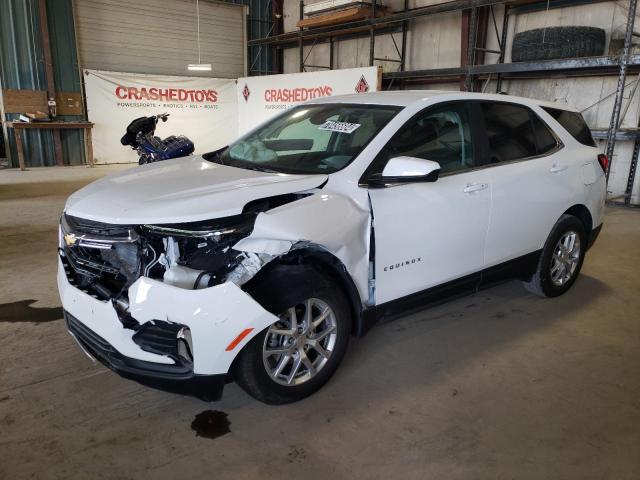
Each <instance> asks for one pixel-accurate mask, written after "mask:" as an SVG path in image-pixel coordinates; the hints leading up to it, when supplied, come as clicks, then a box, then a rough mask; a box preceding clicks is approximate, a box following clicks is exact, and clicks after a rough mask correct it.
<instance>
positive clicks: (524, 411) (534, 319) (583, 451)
mask: <svg viewBox="0 0 640 480" xmlns="http://www.w3.org/2000/svg"><path fill="white" fill-rule="evenodd" d="M117 168H118V167H116V168H115V169H117ZM113 169H114V167H111V168H106V167H101V168H95V169H86V168H66V169H40V170H33V171H30V172H22V173H20V172H16V171H14V170H5V171H0V245H2V249H1V250H0V271H1V275H0V478H3V479H4V478H7V479H9V478H11V479H18V478H39V479H40V478H61V479H69V478H78V479H88V478H92V479H93V478H118V479H127V478H154V479H165V478H166V479H175V478H194V479H195V478H205V477H206V478H216V479H219V478H233V479H243V478H277V479H281V478H287V477H288V478H299V476H302V475H304V477H305V478H322V479H327V478H336V479H339V478H381V479H382V478H384V479H389V478H403V479H412V478H416V479H418V478H419V479H425V478H443V479H444V478H446V479H448V480H450V479H459V478H465V479H468V478H473V479H491V480H496V479H503V478H504V479H512V478H515V479H566V478H575V479H581V480H584V479H638V478H640V279H639V277H638V267H640V210H631V209H609V211H608V212H607V217H606V221H605V227H604V230H603V232H602V235H601V236H600V239H599V241H598V243H597V244H596V246H595V247H594V249H593V250H591V251H590V252H589V255H588V256H587V260H586V262H585V265H584V269H583V274H582V275H581V277H580V278H579V279H578V281H577V283H576V284H575V286H574V288H573V289H572V290H571V291H570V292H569V293H568V294H567V295H565V296H564V297H561V298H557V299H552V300H545V299H540V298H537V297H534V296H532V295H530V294H528V293H526V292H525V290H524V289H523V288H522V287H521V285H520V284H519V283H518V282H511V283H507V284H504V285H501V286H498V287H495V288H493V289H491V290H487V291H483V292H481V293H478V294H476V295H471V296H468V297H465V298H462V299H459V300H456V301H452V302H450V303H447V304H444V305H441V306H438V307H435V308H431V309H429V310H425V311H423V312H420V313H417V314H414V315H411V316H407V317H405V318H402V319H400V320H397V321H395V322H392V323H388V324H385V325H382V326H379V327H377V328H375V329H374V330H372V331H371V332H370V333H369V335H368V336H367V337H366V338H364V339H362V340H357V341H353V342H352V344H351V348H350V351H349V352H348V354H347V357H346V359H345V361H344V363H343V365H342V366H341V368H340V369H339V371H338V373H337V374H336V376H335V377H334V378H333V380H332V381H331V382H330V383H329V384H328V385H327V386H326V387H325V388H324V389H323V390H321V391H320V392H319V393H317V394H316V395H314V396H312V397H311V398H309V399H307V400H305V401H303V402H301V403H298V404H294V405H289V406H284V407H269V406H266V405H263V404H260V403H258V402H256V401H254V400H253V399H251V398H250V397H248V396H247V395H246V394H244V392H242V391H241V390H240V389H239V388H238V387H237V386H236V385H229V386H228V387H227V389H226V391H225V395H224V398H223V400H222V401H221V402H219V403H214V404H207V403H204V402H201V401H198V400H195V399H192V398H188V397H182V396H178V395H172V394H168V393H163V392H158V391H154V390H150V389H147V388H144V387H141V386H138V385H137V384H135V383H133V382H130V381H127V380H124V379H121V378H119V377H118V376H116V375H115V374H113V373H111V372H110V371H108V370H107V369H105V368H104V367H101V366H97V367H94V366H92V364H91V363H90V362H89V361H88V360H87V358H86V357H85V356H84V355H83V354H82V353H81V352H80V351H79V350H78V349H77V348H76V346H75V344H74V343H73V341H72V339H71V338H70V337H69V335H67V333H66V331H65V328H64V325H63V322H62V320H60V310H59V300H58V295H57V292H56V286H55V266H56V260H55V255H56V222H57V219H58V216H59V214H60V211H61V208H62V206H63V202H64V199H65V197H66V196H67V195H68V194H70V193H71V192H72V191H73V190H75V189H77V188H79V187H80V186H82V185H83V184H84V183H86V182H87V181H88V180H89V179H91V178H95V177H98V176H100V175H102V174H104V173H105V172H106V171H111V170H113ZM32 302H34V303H32ZM205 410H218V411H221V412H224V413H226V414H227V415H228V420H229V421H230V430H231V432H230V433H228V434H226V435H223V436H220V437H218V438H216V439H213V440H212V439H209V438H203V437H201V436H196V434H195V432H194V431H193V430H192V428H191V423H192V421H193V420H194V418H195V417H196V415H198V414H200V413H201V412H203V411H205Z"/></svg>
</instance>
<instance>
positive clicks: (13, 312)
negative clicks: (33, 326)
mask: <svg viewBox="0 0 640 480" xmlns="http://www.w3.org/2000/svg"><path fill="white" fill-rule="evenodd" d="M33 303H36V301H35V300H32V299H30V300H20V301H18V302H10V303H2V304H0V323H2V322H8V323H23V322H31V323H42V322H53V321H55V320H60V319H62V307H52V308H51V307H44V308H39V307H32V306H31V305H32V304H33Z"/></svg>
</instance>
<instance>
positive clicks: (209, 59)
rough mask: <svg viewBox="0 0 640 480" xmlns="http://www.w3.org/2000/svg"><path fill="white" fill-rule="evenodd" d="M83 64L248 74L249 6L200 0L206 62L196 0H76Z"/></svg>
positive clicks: (234, 75) (150, 70) (166, 71)
mask: <svg viewBox="0 0 640 480" xmlns="http://www.w3.org/2000/svg"><path fill="white" fill-rule="evenodd" d="M74 8H75V22H76V32H77V33H76V35H77V41H78V54H79V57H80V64H81V66H82V67H83V68H91V69H97V70H111V71H116V72H133V73H151V74H154V73H155V74H165V75H189V76H194V75H202V76H208V77H218V78H237V77H241V76H244V75H245V65H246V61H245V60H246V28H245V25H246V24H245V7H244V6H242V5H234V4H225V3H221V2H213V1H209V0H200V43H201V52H202V63H211V64H212V67H213V70H212V71H211V72H191V71H187V64H188V63H198V48H197V40H196V38H197V36H196V2H195V0H137V1H132V0H74Z"/></svg>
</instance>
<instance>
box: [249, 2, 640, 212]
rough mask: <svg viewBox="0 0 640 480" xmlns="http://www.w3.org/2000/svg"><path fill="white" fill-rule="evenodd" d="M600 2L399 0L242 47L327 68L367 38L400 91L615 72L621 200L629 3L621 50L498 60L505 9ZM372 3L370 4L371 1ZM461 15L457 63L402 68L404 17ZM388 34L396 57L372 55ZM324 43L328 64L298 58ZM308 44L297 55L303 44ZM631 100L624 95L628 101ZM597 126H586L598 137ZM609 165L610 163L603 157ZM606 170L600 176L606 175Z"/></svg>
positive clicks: (639, 153) (614, 128) (611, 144)
mask: <svg viewBox="0 0 640 480" xmlns="http://www.w3.org/2000/svg"><path fill="white" fill-rule="evenodd" d="M597 1H602V0H571V1H568V0H547V1H531V0H453V1H448V2H444V3H438V4H434V5H428V6H425V7H419V8H413V9H409V8H408V1H407V0H405V2H404V8H403V10H401V11H398V12H394V13H392V14H391V15H387V16H382V17H375V15H373V16H372V17H371V18H368V19H364V20H358V21H353V22H348V23H344V24H340V25H334V26H327V27H319V28H314V29H307V30H304V29H300V30H298V31H292V32H288V33H281V34H278V35H270V36H267V37H264V38H260V39H255V40H250V41H249V42H248V44H249V46H250V47H255V46H270V47H271V48H274V49H280V50H281V49H284V48H291V47H297V48H298V49H299V52H300V53H299V58H300V71H305V69H306V68H307V67H315V68H325V69H333V68H334V53H333V50H334V49H333V44H334V42H335V41H336V40H338V39H339V40H345V39H348V38H363V37H369V39H370V41H369V64H370V65H374V63H375V62H376V61H384V62H393V63H397V65H398V68H397V70H396V71H393V72H385V73H383V75H382V80H383V84H384V85H385V88H387V89H388V88H395V87H396V86H397V84H396V83H395V82H398V83H399V84H400V85H399V87H400V88H404V85H405V83H432V82H438V81H456V80H459V81H460V84H461V89H464V90H476V91H477V90H479V88H480V86H479V80H485V79H495V80H496V91H497V92H500V91H501V88H502V81H503V79H505V78H541V77H542V78H545V77H547V78H548V77H552V76H575V77H579V76H593V75H598V76H600V75H618V84H617V89H616V92H615V100H614V106H613V109H612V115H611V121H610V125H609V128H608V129H607V130H606V137H605V138H606V139H607V144H606V149H605V152H606V153H607V155H608V156H609V158H610V159H611V160H612V159H613V154H614V150H615V143H616V141H617V140H633V141H635V148H634V152H633V156H632V160H631V168H630V172H629V181H628V184H627V189H626V195H625V203H629V198H630V196H631V192H632V189H633V181H634V178H635V171H636V168H637V163H638V158H639V157H640V135H639V134H638V131H640V123H639V124H638V127H639V129H624V130H619V127H620V116H621V111H622V104H623V102H624V90H625V81H626V75H627V73H629V72H640V55H638V54H631V53H630V47H631V39H632V37H633V36H634V35H636V34H634V31H633V28H634V21H635V14H636V6H637V0H628V2H629V3H628V5H629V7H628V8H629V14H628V20H627V25H626V30H625V38H624V47H623V50H622V53H621V54H620V55H605V56H599V57H584V58H567V59H558V60H540V61H532V62H513V63H503V62H504V60H505V57H506V43H507V30H508V24H509V16H510V14H511V13H520V12H524V11H533V10H536V9H538V10H539V9H543V8H559V7H567V6H575V5H580V4H589V3H595V2H597ZM373 5H374V8H375V1H374V2H373ZM496 5H504V7H505V8H504V13H503V18H502V22H501V29H499V28H498V22H497V20H496V16H495V11H494V7H495V6H496ZM454 11H461V12H462V14H463V15H462V38H461V47H462V55H461V65H460V66H458V67H450V68H431V69H420V70H406V68H405V67H406V65H407V62H406V38H407V31H408V28H409V25H410V23H411V21H412V20H414V19H417V18H422V17H426V16H430V15H437V14H442V13H447V12H454ZM300 16H301V17H300V18H302V1H301V2H300ZM490 21H491V22H492V24H493V29H494V32H495V35H496V37H497V43H498V45H499V50H490V49H487V48H486V38H487V30H488V28H489V22H490ZM397 33H401V37H400V42H399V43H398V42H397V41H396V37H394V34H397ZM380 35H390V36H391V39H392V41H393V44H394V47H395V51H396V53H397V54H398V58H378V57H376V56H375V45H376V37H377V36H380ZM325 42H328V43H329V46H330V48H329V60H328V65H325V66H323V65H309V64H307V63H306V59H307V58H308V56H309V54H310V52H311V50H312V49H313V47H314V46H316V45H318V44H320V43H325ZM306 46H311V49H310V50H309V51H308V52H307V55H306V56H305V55H304V48H305V47H306ZM486 53H491V54H497V55H498V59H497V63H493V64H487V63H484V56H485V54H486ZM630 101H631V99H629V102H630ZM604 132H605V130H598V131H594V133H595V134H596V136H598V138H603V137H602V136H603V135H605V133H604ZM610 164H611V162H610ZM609 171H610V170H609ZM609 171H608V172H607V179H608V178H609Z"/></svg>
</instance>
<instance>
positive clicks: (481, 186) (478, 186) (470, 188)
mask: <svg viewBox="0 0 640 480" xmlns="http://www.w3.org/2000/svg"><path fill="white" fill-rule="evenodd" d="M486 188H489V184H488V183H468V184H467V186H466V187H465V189H464V190H462V191H463V192H464V193H473V192H479V191H480V190H485V189H486Z"/></svg>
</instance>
